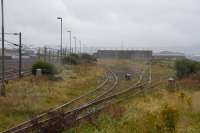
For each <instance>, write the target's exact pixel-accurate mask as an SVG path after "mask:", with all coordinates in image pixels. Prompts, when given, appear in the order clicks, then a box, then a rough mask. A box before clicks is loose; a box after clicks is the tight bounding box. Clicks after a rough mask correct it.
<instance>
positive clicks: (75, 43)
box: [74, 37, 77, 54]
mask: <svg viewBox="0 0 200 133" xmlns="http://www.w3.org/2000/svg"><path fill="white" fill-rule="evenodd" d="M76 39H77V38H76V37H74V46H75V49H74V53H75V54H76Z"/></svg>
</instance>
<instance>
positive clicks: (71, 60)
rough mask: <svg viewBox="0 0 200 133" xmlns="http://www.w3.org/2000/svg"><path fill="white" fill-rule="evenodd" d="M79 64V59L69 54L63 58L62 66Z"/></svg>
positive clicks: (77, 56) (75, 55)
mask: <svg viewBox="0 0 200 133" xmlns="http://www.w3.org/2000/svg"><path fill="white" fill-rule="evenodd" d="M79 62H80V57H79V55H77V54H70V55H67V56H65V57H63V63H64V64H72V65H77V64H79Z"/></svg>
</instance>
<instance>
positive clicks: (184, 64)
mask: <svg viewBox="0 0 200 133" xmlns="http://www.w3.org/2000/svg"><path fill="white" fill-rule="evenodd" d="M175 69H176V76H177V77H178V78H179V79H181V78H184V77H187V76H189V75H190V74H194V73H196V72H198V71H199V70H200V63H199V62H197V61H192V60H188V59H183V60H177V61H176V63H175Z"/></svg>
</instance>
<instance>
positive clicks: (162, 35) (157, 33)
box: [5, 0, 200, 52]
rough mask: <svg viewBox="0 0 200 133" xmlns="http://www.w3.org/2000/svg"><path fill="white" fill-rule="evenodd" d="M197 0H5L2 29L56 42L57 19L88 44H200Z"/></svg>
mask: <svg viewBox="0 0 200 133" xmlns="http://www.w3.org/2000/svg"><path fill="white" fill-rule="evenodd" d="M199 5H200V1H199V0H5V22H6V32H18V31H22V32H23V35H24V36H23V41H24V42H25V43H29V44H34V45H36V46H41V45H48V44H51V45H58V44H59V21H58V20H57V19H56V17H57V16H61V17H63V19H64V40H63V41H64V43H65V44H66V41H67V39H66V36H67V33H66V31H67V28H68V29H71V30H72V32H73V34H74V35H76V36H77V37H78V38H79V39H81V40H84V43H87V44H88V45H90V46H98V47H99V46H103V47H121V46H122V44H123V47H133V48H134V47H135V48H152V49H162V50H165V49H166V50H168V49H171V50H174V51H175V50H177V51H183V50H187V51H189V52H191V51H195V50H196V51H197V50H198V48H199V49H200V47H199V45H200V34H199V33H200V8H199ZM122 42H123V43H122Z"/></svg>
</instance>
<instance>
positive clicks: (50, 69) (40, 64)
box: [32, 60, 56, 75]
mask: <svg viewBox="0 0 200 133" xmlns="http://www.w3.org/2000/svg"><path fill="white" fill-rule="evenodd" d="M37 69H41V70H42V74H44V75H54V74H55V73H56V69H55V66H54V65H53V64H50V63H48V62H45V61H40V60H39V61H36V62H35V63H34V64H33V66H32V74H34V75H36V70H37Z"/></svg>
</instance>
